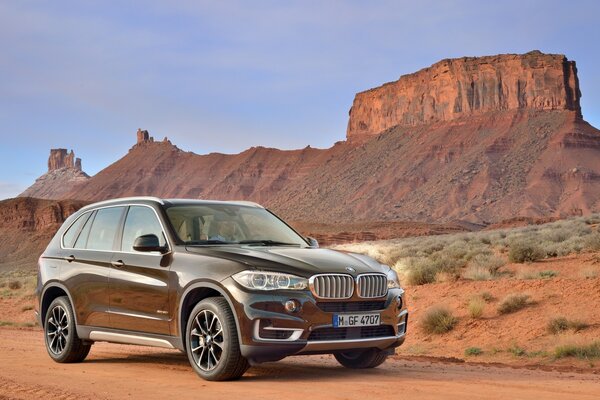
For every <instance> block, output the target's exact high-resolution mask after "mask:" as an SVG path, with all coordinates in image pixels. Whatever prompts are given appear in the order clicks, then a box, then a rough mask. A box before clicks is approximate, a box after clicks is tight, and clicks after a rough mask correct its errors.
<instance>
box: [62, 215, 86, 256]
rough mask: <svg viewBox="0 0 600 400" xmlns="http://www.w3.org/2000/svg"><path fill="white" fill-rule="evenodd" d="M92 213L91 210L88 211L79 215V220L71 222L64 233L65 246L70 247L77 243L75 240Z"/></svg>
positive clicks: (63, 243)
mask: <svg viewBox="0 0 600 400" xmlns="http://www.w3.org/2000/svg"><path fill="white" fill-rule="evenodd" d="M91 214H92V213H91V212H87V213H85V214H83V215H81V216H79V218H77V220H75V222H73V223H72V224H71V226H70V227H69V229H67V231H66V232H65V233H64V235H63V237H62V245H63V247H65V248H68V249H71V248H73V246H74V245H75V241H76V240H77V237H78V236H79V234H80V233H81V228H82V227H83V225H84V224H85V223H86V221H87V220H88V218H89V217H90V215H91Z"/></svg>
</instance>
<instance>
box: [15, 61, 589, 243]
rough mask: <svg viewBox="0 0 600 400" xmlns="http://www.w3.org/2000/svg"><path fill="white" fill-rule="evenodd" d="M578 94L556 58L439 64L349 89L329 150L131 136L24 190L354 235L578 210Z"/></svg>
mask: <svg viewBox="0 0 600 400" xmlns="http://www.w3.org/2000/svg"><path fill="white" fill-rule="evenodd" d="M580 97H581V92H580V89H579V83H578V78H577V68H576V66H575V62H574V61H569V60H567V58H566V57H565V56H563V55H555V54H543V53H540V52H539V51H533V52H530V53H527V54H521V55H518V54H504V55H496V56H487V57H464V58H459V59H452V60H443V61H440V62H438V63H436V64H434V65H432V66H431V67H429V68H425V69H423V70H421V71H418V72H415V73H413V74H410V75H405V76H402V77H400V79H399V80H397V81H395V82H391V83H387V84H385V85H383V86H381V87H378V88H375V89H371V90H368V91H366V92H361V93H359V94H357V95H356V98H355V99H354V103H353V105H352V108H351V110H350V118H349V123H348V130H347V138H346V141H342V142H338V143H336V144H335V145H334V146H333V147H331V148H329V149H315V148H311V147H310V146H308V147H306V148H304V149H299V150H289V151H284V150H278V149H272V148H264V147H253V148H250V149H248V150H246V151H243V152H241V153H239V154H232V155H228V154H219V153H211V154H206V155H197V154H194V153H191V152H185V151H182V150H180V149H179V148H177V147H176V146H174V145H172V144H171V142H169V141H168V140H167V139H166V138H165V139H164V140H162V141H154V139H153V138H151V137H150V135H149V134H148V132H147V131H142V130H138V132H137V143H136V145H135V146H133V147H132V148H131V150H130V151H129V152H128V153H127V154H126V155H125V156H124V157H123V158H121V159H120V160H118V161H116V162H115V163H113V164H112V165H110V166H108V167H107V168H105V169H104V170H102V171H100V172H99V173H97V174H96V175H94V176H93V177H91V178H85V179H81V180H79V181H70V180H69V184H68V185H66V187H67V188H68V190H66V191H63V192H60V191H59V192H57V191H55V190H56V189H55V186H56V185H55V183H54V182H53V181H49V182H48V184H46V182H42V183H40V182H39V180H38V181H37V182H36V183H35V184H34V187H36V185H37V191H35V192H34V191H33V190H32V189H31V188H30V189H28V190H27V191H26V192H25V193H24V194H23V195H34V196H35V197H42V198H52V199H78V200H84V201H95V200H102V199H107V198H113V197H120V196H131V195H155V196H161V197H167V198H169V197H189V198H204V199H244V200H252V201H258V202H260V203H263V204H265V205H266V206H268V207H269V208H271V209H273V210H274V211H275V212H277V213H279V214H281V215H282V216H283V217H285V218H286V219H289V220H292V221H301V222H302V223H303V224H305V226H307V225H306V224H308V225H310V223H314V222H317V221H318V222H319V223H323V224H338V225H339V226H342V225H341V224H344V225H343V226H348V227H351V228H352V229H355V230H356V229H358V230H360V226H364V224H366V223H368V222H373V221H387V222H390V223H391V222H398V221H419V222H425V223H431V222H435V223H440V222H441V223H454V222H457V221H460V223H465V222H468V223H475V224H489V223H495V222H499V221H503V220H507V219H513V218H515V217H529V218H547V217H554V218H555V217H565V216H569V215H578V214H585V213H589V212H592V211H598V210H600V162H599V161H600V132H599V131H598V130H597V129H596V128H594V127H592V126H591V125H589V124H588V123H587V122H585V121H584V120H583V116H582V112H581V108H580V102H579V100H580ZM51 158H52V155H51ZM57 165H62V164H60V163H59V164H57ZM67 169H70V170H73V169H74V168H67ZM49 173H50V172H49ZM40 179H41V178H40ZM48 185H49V186H50V187H48ZM315 226H316V225H315ZM349 229H350V228H349ZM350 236H352V235H350ZM366 237H369V235H367V236H366Z"/></svg>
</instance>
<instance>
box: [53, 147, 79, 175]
mask: <svg viewBox="0 0 600 400" xmlns="http://www.w3.org/2000/svg"><path fill="white" fill-rule="evenodd" d="M61 168H74V169H76V170H78V171H81V158H75V153H74V152H73V150H71V151H70V152H69V153H67V149H51V150H50V157H48V172H50V171H54V170H57V169H61Z"/></svg>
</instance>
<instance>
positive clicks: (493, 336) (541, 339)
mask: <svg viewBox="0 0 600 400" xmlns="http://www.w3.org/2000/svg"><path fill="white" fill-rule="evenodd" d="M502 270H503V271H505V272H511V273H513V274H514V276H513V277H506V278H501V279H495V280H490V281H468V280H460V281H457V282H443V283H435V284H428V285H423V286H408V287H407V288H406V291H407V301H408V307H409V311H410V313H411V314H410V319H409V334H408V336H407V340H406V342H405V343H404V345H403V346H402V347H401V348H400V349H399V350H398V353H399V354H401V355H427V356H430V357H431V356H433V357H454V358H460V359H467V360H469V361H478V362H502V363H507V364H512V365H521V366H522V365H527V364H537V365H550V364H551V365H553V366H569V367H575V368H591V369H593V370H595V371H596V372H597V373H598V372H600V360H598V359H596V360H590V361H587V360H578V359H575V358H566V359H559V360H556V359H554V350H555V348H556V347H557V346H561V345H564V344H580V345H586V344H590V343H592V342H593V341H596V340H598V339H599V338H600V308H598V307H597V304H598V302H599V301H600V253H588V254H581V255H572V256H567V257H561V258H554V259H547V260H543V261H540V262H536V263H532V264H528V265H527V264H508V265H507V266H505V267H503V269H502ZM541 271H553V272H555V273H556V277H554V278H549V279H540V278H536V279H523V277H527V278H530V277H532V276H535V274H536V273H539V272H541ZM586 276H593V277H586ZM483 292H487V293H489V294H490V295H491V296H492V297H493V299H492V300H491V301H489V302H488V303H487V304H486V305H485V309H484V312H483V315H482V317H481V318H479V319H472V318H470V317H469V314H468V309H467V304H468V302H469V299H471V298H472V297H474V296H477V295H480V294H481V293H483ZM514 293H519V294H527V295H529V296H530V304H529V305H527V306H526V307H525V308H524V309H522V310H519V311H517V312H515V313H512V314H506V315H500V314H499V313H498V311H497V307H498V305H499V303H500V302H501V301H502V299H503V298H504V297H505V296H507V295H509V294H514ZM437 305H444V306H446V307H448V308H449V309H450V310H451V311H452V312H453V314H454V315H455V316H456V317H458V319H459V320H458V323H457V325H456V327H455V328H454V329H453V330H452V331H450V332H448V333H446V334H443V335H427V334H424V333H423V332H422V330H421V327H420V319H421V317H422V316H423V314H424V312H425V311H426V310H427V309H428V308H430V307H432V306H437ZM559 316H560V317H565V318H567V319H569V320H573V321H580V322H583V323H585V324H587V325H588V327H587V328H585V329H582V330H580V331H578V332H573V331H572V330H568V331H566V332H564V333H561V334H552V333H550V332H548V330H547V325H548V322H549V321H550V320H551V319H553V318H555V317H559ZM468 347H478V348H480V349H481V350H482V351H483V354H481V355H479V356H471V357H466V356H465V355H464V352H465V349H467V348H468ZM511 348H513V349H514V348H521V349H523V350H524V351H525V353H526V354H524V355H522V356H516V355H515V354H514V353H513V352H511V351H510V349H511Z"/></svg>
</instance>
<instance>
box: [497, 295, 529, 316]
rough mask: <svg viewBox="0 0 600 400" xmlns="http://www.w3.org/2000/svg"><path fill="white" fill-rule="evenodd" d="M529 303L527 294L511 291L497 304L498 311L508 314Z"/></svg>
mask: <svg viewBox="0 0 600 400" xmlns="http://www.w3.org/2000/svg"><path fill="white" fill-rule="evenodd" d="M528 304H529V295H526V294H520V293H513V294H509V295H508V296H506V297H505V298H504V299H503V300H502V301H501V302H500V304H498V313H500V314H510V313H514V312H517V311H519V310H521V309H523V308H525V307H527V305H528Z"/></svg>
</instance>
